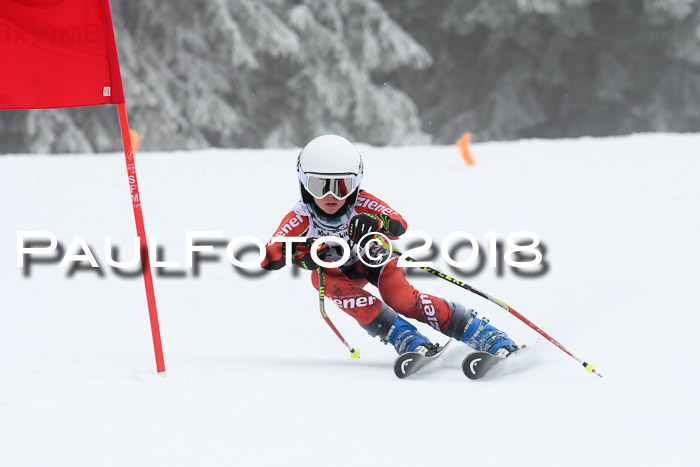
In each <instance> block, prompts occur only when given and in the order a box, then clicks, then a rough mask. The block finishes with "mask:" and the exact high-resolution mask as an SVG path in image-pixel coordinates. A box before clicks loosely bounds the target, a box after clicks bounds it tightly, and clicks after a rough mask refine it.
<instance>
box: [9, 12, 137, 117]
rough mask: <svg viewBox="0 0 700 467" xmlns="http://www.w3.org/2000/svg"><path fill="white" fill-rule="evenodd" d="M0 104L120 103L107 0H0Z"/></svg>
mask: <svg viewBox="0 0 700 467" xmlns="http://www.w3.org/2000/svg"><path fill="white" fill-rule="evenodd" d="M0 67H1V68H2V69H1V71H0V108H1V109H42V108H55V107H79V106H85V105H100V104H122V103H124V91H123V89H122V82H121V74H120V71H119V60H118V58H117V48H116V45H115V43H114V31H113V29H112V17H111V14H110V11H109V2H108V0H0Z"/></svg>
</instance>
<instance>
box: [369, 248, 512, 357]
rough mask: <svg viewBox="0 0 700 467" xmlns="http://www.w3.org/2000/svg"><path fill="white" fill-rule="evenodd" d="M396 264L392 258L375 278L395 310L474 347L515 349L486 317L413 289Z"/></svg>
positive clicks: (501, 351)
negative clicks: (480, 317)
mask: <svg viewBox="0 0 700 467" xmlns="http://www.w3.org/2000/svg"><path fill="white" fill-rule="evenodd" d="M396 263H397V261H396V260H395V259H394V260H392V261H390V262H389V263H388V264H387V265H386V266H384V268H383V270H382V271H381V273H380V275H379V278H378V281H377V284H378V288H379V292H380V293H381V295H382V298H383V299H384V300H385V302H386V303H387V304H389V306H391V307H392V308H394V309H395V310H396V311H398V312H399V313H401V314H402V315H404V316H407V317H409V318H414V319H417V320H418V321H422V322H424V323H428V324H430V325H431V326H432V327H433V328H435V329H437V330H438V331H440V332H442V333H443V334H445V335H447V336H449V337H453V338H455V339H457V340H460V341H462V342H464V343H466V344H468V345H469V346H470V347H472V348H474V349H475V350H480V351H485V352H490V353H492V354H499V355H505V354H507V353H508V352H510V351H513V350H514V349H516V348H517V346H516V345H515V342H513V341H512V340H511V339H510V338H509V337H508V335H507V334H506V333H505V332H503V331H500V330H498V329H497V328H496V327H494V326H493V325H491V324H489V320H488V319H486V318H483V319H479V318H477V317H476V312H475V311H474V310H467V309H466V308H465V307H464V306H463V305H461V304H459V303H455V302H451V301H447V300H444V299H441V298H438V297H435V296H433V295H429V294H425V293H422V292H420V291H418V290H416V289H415V288H414V287H413V286H412V285H411V284H410V283H409V282H408V281H407V280H406V274H405V272H404V271H403V268H400V267H398V266H397V265H396ZM501 349H504V350H501ZM499 351H500V352H499Z"/></svg>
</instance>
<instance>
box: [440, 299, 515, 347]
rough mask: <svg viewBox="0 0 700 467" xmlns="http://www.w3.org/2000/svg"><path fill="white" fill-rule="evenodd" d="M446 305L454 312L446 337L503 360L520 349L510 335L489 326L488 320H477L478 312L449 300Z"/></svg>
mask: <svg viewBox="0 0 700 467" xmlns="http://www.w3.org/2000/svg"><path fill="white" fill-rule="evenodd" d="M445 303H447V305H448V306H449V307H450V309H451V310H452V318H451V319H450V323H449V325H448V327H447V330H446V331H445V334H446V335H448V336H450V337H454V338H455V339H457V340H460V341H462V342H464V343H465V344H467V345H468V346H469V347H471V348H473V349H474V350H477V351H480V352H488V353H490V354H491V355H495V356H497V357H502V358H506V357H507V356H508V355H509V354H510V353H512V352H515V351H516V350H517V349H518V346H517V345H515V342H513V340H512V339H511V338H509V337H508V334H506V333H505V332H503V331H500V330H498V329H497V328H496V327H494V326H492V325H491V324H489V320H488V319H487V318H481V319H480V318H477V317H476V311H474V310H467V309H466V308H464V306H463V305H461V304H459V303H455V302H449V301H447V300H445Z"/></svg>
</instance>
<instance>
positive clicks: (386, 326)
mask: <svg viewBox="0 0 700 467" xmlns="http://www.w3.org/2000/svg"><path fill="white" fill-rule="evenodd" d="M398 317H399V314H398V313H397V312H395V311H394V310H392V309H391V307H389V305H387V304H386V303H382V309H381V310H380V311H379V314H378V315H377V317H376V318H374V320H372V322H370V323H369V324H363V325H361V326H362V328H363V329H364V330H365V331H367V333H368V334H369V335H370V336H372V337H376V336H380V338H382V339H383V338H384V336H386V335H387V334H388V333H389V330H390V329H391V327H392V326H393V325H394V323H395V322H396V318H398Z"/></svg>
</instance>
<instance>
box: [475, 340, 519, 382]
mask: <svg viewBox="0 0 700 467" xmlns="http://www.w3.org/2000/svg"><path fill="white" fill-rule="evenodd" d="M525 348H526V347H525V346H524V345H523V346H520V347H518V348H517V349H516V350H515V352H511V353H510V354H509V355H508V357H496V356H495V355H491V354H490V353H488V352H472V353H470V354H469V355H467V356H466V357H464V360H463V361H462V371H463V372H464V375H465V376H466V377H467V378H469V379H481V378H483V377H484V375H486V374H487V373H488V372H489V371H490V370H491V369H492V368H493V367H494V366H496V365H498V364H499V363H500V362H502V361H503V360H506V358H511V357H512V356H514V355H516V354H518V353H520V352H521V351H522V350H523V349H525Z"/></svg>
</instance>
